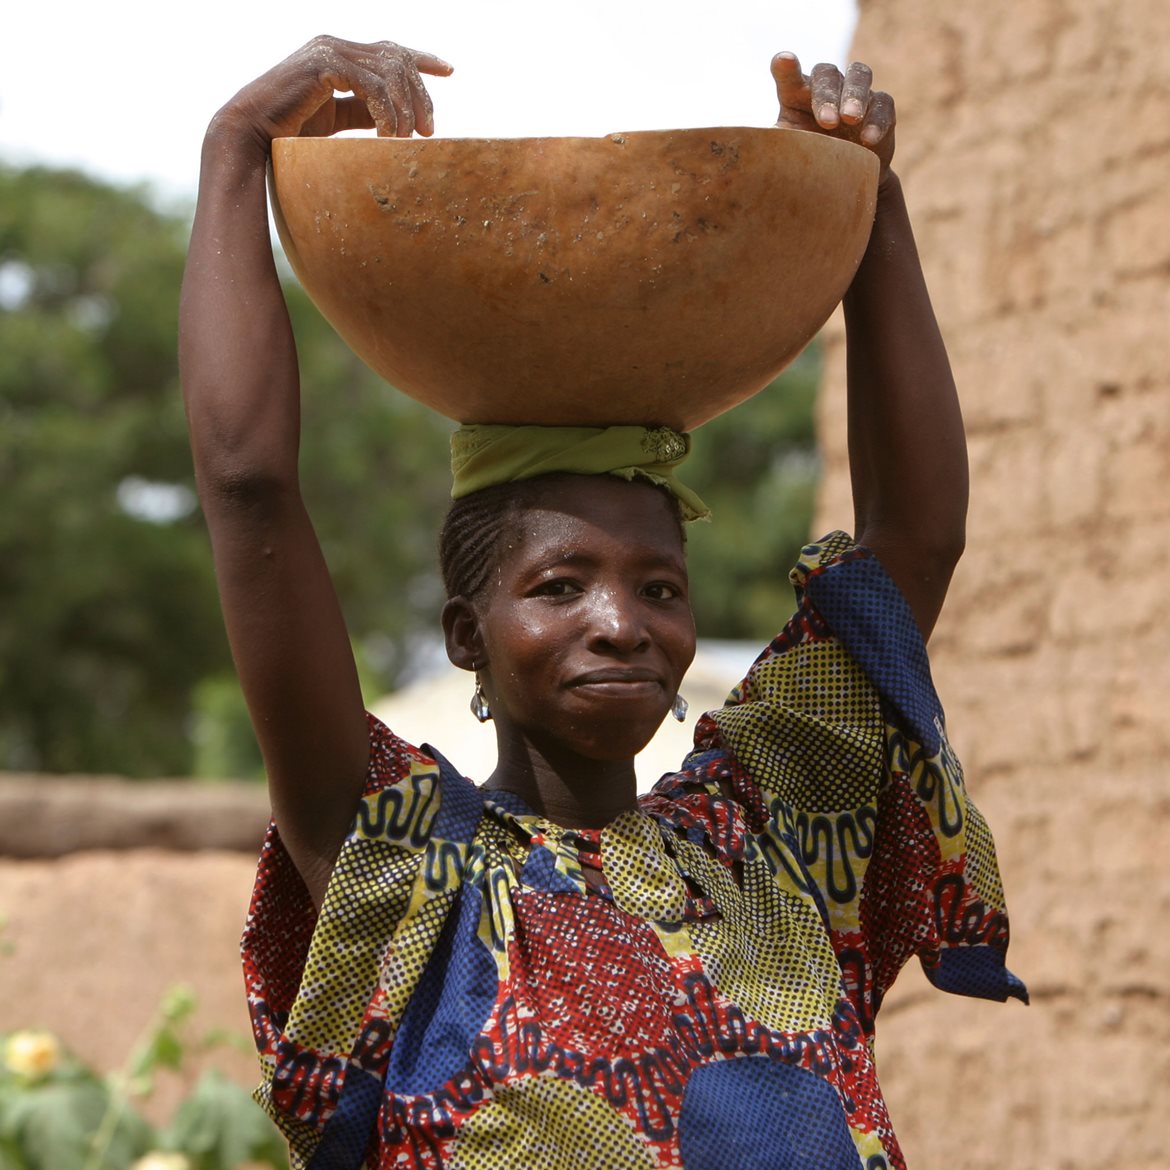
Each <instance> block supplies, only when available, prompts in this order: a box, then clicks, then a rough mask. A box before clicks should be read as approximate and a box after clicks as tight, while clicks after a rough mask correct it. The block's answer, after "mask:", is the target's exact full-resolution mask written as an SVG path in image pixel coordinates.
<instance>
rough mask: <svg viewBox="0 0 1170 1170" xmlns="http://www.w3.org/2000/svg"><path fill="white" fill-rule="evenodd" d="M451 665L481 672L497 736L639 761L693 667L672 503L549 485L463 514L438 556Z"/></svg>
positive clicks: (597, 484) (515, 487) (629, 489)
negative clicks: (636, 756)
mask: <svg viewBox="0 0 1170 1170" xmlns="http://www.w3.org/2000/svg"><path fill="white" fill-rule="evenodd" d="M440 550H441V554H440V555H441V560H442V567H443V575H444V579H445V581H446V584H447V590H448V594H449V597H450V600H449V601H448V603H447V605H446V607H445V608H444V612H443V627H444V633H445V635H446V638H447V649H448V655H449V656H450V658H451V660H452V662H454V663H455V664H456V665H457V666H461V667H463V668H464V669H468V670H475V671H477V672H479V674H480V677H481V679H482V681H483V684H484V688H485V690H486V691H487V694H488V699H489V701H490V703H491V707H492V712H493V716H494V718H495V720H496V724H497V730H498V731H499V732H501V733H504V734H510V733H513V732H515V733H519V734H522V735H524V736H525V737H526V738H528V739H530V740H534V741H537V742H538V743H546V744H547V745H549V746H550V747H551V748H553V749H556V750H569V751H571V752H573V753H576V754H578V755H581V756H585V757H588V758H594V759H620V758H628V757H632V756H633V755H634V754H635V753H636V752H638V751H640V750H641V749H642V748H643V747H644V746H645V744H646V743H647V742H648V741H649V739H650V737H651V736H652V735H653V734H654V731H655V730H656V729H657V727H658V726H659V724H660V723H661V722H662V719H663V718H664V717H665V715H666V713H667V712H668V711H669V710H670V707H671V704H672V703H673V701H674V697H675V695H676V694H677V691H678V686H679V684H680V682H681V680H682V677H683V675H684V674H685V672H686V669H687V667H688V666H689V665H690V662H691V659H692V658H693V656H694V648H695V632H694V622H693V619H692V617H691V611H690V601H689V597H688V592H687V589H688V583H687V572H686V561H685V552H684V540H683V529H682V523H681V520H680V517H679V510H678V505H677V503H676V501H675V498H674V497H673V496H672V494H671V493H670V492H669V491H667V490H666V489H663V488H659V487H656V486H654V485H653V484H650V483H647V482H645V481H639V480H634V481H627V480H625V479H621V478H619V477H616V476H609V475H597V476H592V475H589V476H581V475H565V474H557V475H549V476H541V477H538V478H534V479H531V480H525V481H523V482H521V483H517V484H510V485H504V486H502V487H500V488H488V489H485V490H484V491H482V492H476V493H473V494H472V495H469V496H467V497H465V498H464V499H462V500H458V501H456V502H455V504H453V506H452V508H451V513H450V515H449V516H448V520H447V523H446V524H445V525H444V529H443V534H442V538H441V543H440Z"/></svg>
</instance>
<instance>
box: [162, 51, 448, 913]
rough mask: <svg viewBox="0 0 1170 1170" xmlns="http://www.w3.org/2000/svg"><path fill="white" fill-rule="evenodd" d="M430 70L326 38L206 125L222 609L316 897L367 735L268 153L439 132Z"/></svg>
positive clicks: (183, 361) (208, 450)
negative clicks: (307, 445)
mask: <svg viewBox="0 0 1170 1170" xmlns="http://www.w3.org/2000/svg"><path fill="white" fill-rule="evenodd" d="M420 71H421V72H425V73H431V74H435V75H445V74H447V73H449V72H450V71H451V70H450V66H448V65H446V64H445V63H444V62H442V61H440V60H438V59H437V58H435V57H431V56H430V55H429V54H425V53H416V52H414V51H413V50H410V49H405V48H402V47H400V46H398V45H394V44H392V43H390V42H381V43H379V44H375V45H357V44H353V43H351V42H346V41H340V40H336V39H335V38H332V37H318V38H316V39H315V40H313V41H311V42H310V43H309V44H308V45H306V46H305V47H304V48H302V49H301V50H299V51H298V52H297V53H295V54H294V55H293V56H292V57H290V58H288V60H286V61H284V62H283V63H282V64H280V65H278V66H276V68H274V69H272V70H270V71H269V72H268V73H266V74H264V76H263V77H261V78H259V79H258V80H256V81H254V82H253V83H252V84H251V85H249V86H247V87H245V88H244V89H243V90H241V91H240V92H239V93H238V94H237V95H236V96H235V97H234V98H232V100H231V101H229V102H228V103H227V105H225V106H224V107H223V108H222V109H221V110H220V111H219V113H218V114H216V116H215V118H214V119H213V120H212V122H211V125H210V127H209V128H208V131H207V136H206V139H205V141H204V145H203V158H202V168H201V174H200V182H199V199H198V204H197V208H196V214H195V221H194V226H193V229H192V236H191V245H190V251H189V255H188V261H187V268H186V272H185V274H184V278H183V291H182V302H181V310H180V329H179V359H180V368H181V372H182V382H183V394H184V398H185V402H186V409H187V419H188V427H189V431H190V438H191V449H192V453H193V456H194V461H195V472H196V479H197V482H198V486H199V498H200V501H201V503H202V507H203V512H204V516H205V517H206V520H207V525H208V529H209V531H210V534H211V543H212V552H213V556H214V560H215V572H216V579H217V582H218V585H219V593H220V600H221V603H222V606H223V612H224V620H225V624H226V626H227V632H228V638H229V641H230V643H231V648H232V655H233V657H234V659H235V663H236V669H237V671H238V673H239V676H240V681H241V684H242V686H243V689H244V695H245V698H246V699H247V703H248V709H249V712H250V713H251V717H252V724H253V727H254V728H255V731H256V736H257V739H258V740H259V743H260V748H261V751H262V752H263V755H264V762H265V767H266V770H267V773H268V778H269V786H270V790H271V797H272V807H273V812H274V815H275V817H276V820H277V823H278V824H279V826H280V830H281V836H282V839H283V840H284V843H285V845H286V847H287V848H288V850H289V853H290V855H291V857H292V859H293V861H294V862H295V864H296V866H297V868H298V870H299V871H300V873H301V875H302V877H303V878H304V879H305V881H306V884H307V885H308V887H309V889H310V892H311V893H312V894H313V896H314V899H315V900H316V901H317V902H318V903H319V902H320V898H321V895H322V894H323V892H324V887H325V884H326V883H327V881H328V876H329V873H330V871H331V869H332V866H333V862H334V860H335V858H336V856H337V852H338V850H339V849H340V846H341V842H342V841H343V840H344V837H345V833H346V832H347V830H348V826H349V824H350V821H351V820H352V818H353V813H354V809H355V807H356V804H357V801H358V798H359V797H360V795H361V791H362V787H363V784H364V777H365V771H366V766H367V757H368V751H369V748H368V732H367V725H366V718H365V711H364V705H363V702H362V696H361V691H360V689H359V686H358V681H357V671H356V669H355V667H354V662H353V655H352V652H351V649H350V642H349V636H348V633H347V631H346V628H345V624H344V621H343V619H342V615H341V609H340V606H339V604H338V600H337V596H336V594H335V592H334V589H333V584H332V581H331V579H330V576H329V572H328V569H327V567H326V565H325V561H324V558H323V556H322V554H321V549H320V546H319V544H318V541H317V537H316V534H315V533H314V531H313V527H312V524H311V522H310V520H309V516H308V514H307V512H306V510H305V506H304V502H303V501H302V499H301V493H300V486H299V481H298V474H297V455H298V447H299V438H300V384H299V376H298V371H297V361H296V349H295V345H294V342H293V336H292V331H291V328H290V325H289V319H288V313H287V310H286V308H285V304H284V298H283V295H282V293H281V289H280V284H279V281H278V279H277V275H276V267H275V264H274V261H273V256H272V249H271V244H270V240H269V229H268V215H267V201H266V174H267V166H268V157H269V150H270V146H271V142H272V139H273V138H277V137H283V136H296V135H302V134H303V135H328V134H333V133H336V132H338V131H340V130H345V129H356V128H369V127H374V126H376V127H377V129H378V133H379V134H381V135H396V136H399V137H409V135H410V134H411V132H412V131H413V130H415V129H417V130H418V131H419V132H420V133H422V134H430V133H431V132H432V120H431V106H430V100H429V98H428V96H427V94H426V90H425V89H424V87H423V84H422V80H421V78H420V76H419V73H420ZM335 91H337V92H341V93H351V94H352V95H353V96H352V97H348V98H345V97H343V98H336V97H335V96H334V93H335Z"/></svg>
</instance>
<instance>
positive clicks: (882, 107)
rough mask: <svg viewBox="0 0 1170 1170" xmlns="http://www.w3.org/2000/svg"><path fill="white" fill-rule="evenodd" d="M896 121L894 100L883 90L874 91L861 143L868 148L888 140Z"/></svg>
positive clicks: (863, 126)
mask: <svg viewBox="0 0 1170 1170" xmlns="http://www.w3.org/2000/svg"><path fill="white" fill-rule="evenodd" d="M895 120H896V114H895V111H894V99H893V98H892V97H891V96H890V95H889V94H888V93H886V92H884V91H883V90H880V89H878V90H874V92H873V93H872V94H871V95H870V99H869V108H868V109H867V110H866V112H865V121H864V123H863V124H862V127H861V141H862V142H863V143H864V144H865V145H866V146H876V145H877V144H878V143H879V142H882V141H884V140H886V139H888V138H889V136H890V134H891V131H892V130H893V129H894V122H895Z"/></svg>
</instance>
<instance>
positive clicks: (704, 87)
mask: <svg viewBox="0 0 1170 1170" xmlns="http://www.w3.org/2000/svg"><path fill="white" fill-rule="evenodd" d="M855 20H856V5H855V0H806V2H805V3H803V4H798V3H793V2H792V0H589V2H588V3H579V2H577V0H478V2H476V0H430V2H429V3H428V2H426V0H422V2H417V3H415V4H413V5H402V6H396V5H391V4H387V3H385V2H382V3H363V2H362V0H350V2H349V3H348V4H347V5H344V6H343V7H342V8H341V9H339V10H338V11H337V12H336V13H331V12H330V11H329V10H328V6H327V5H322V4H321V3H320V2H319V0H318V2H315V3H306V2H304V0H289V2H287V3H284V4H257V3H253V2H252V0H235V2H234V3H230V2H225V0H195V2H194V3H191V4H187V5H163V4H159V3H158V2H157V0H155V2H154V3H152V4H149V5H148V4H145V3H141V2H139V0H108V2H107V3H104V4H94V3H93V2H92V0H87V2H85V3H81V2H79V0H39V2H25V3H20V4H12V5H9V6H8V9H7V11H6V12H5V15H4V17H3V20H2V21H0V162H6V163H11V164H15V165H24V164H29V163H48V164H53V165H65V166H77V167H80V168H81V169H83V170H85V171H87V172H89V173H91V174H93V175H96V176H98V177H101V178H105V179H109V180H112V181H114V182H117V183H133V184H138V183H143V184H146V185H148V186H149V187H150V188H151V189H152V190H153V191H154V192H155V193H156V195H157V196H158V197H160V198H161V199H162V200H163V201H164V202H176V203H182V202H184V201H189V200H190V199H192V198H193V196H194V191H195V186H196V182H197V179H198V163H199V148H200V142H201V140H202V137H203V132H204V129H205V128H206V125H207V122H208V120H209V119H210V117H211V115H212V114H213V113H214V112H215V111H216V109H218V107H219V106H220V105H222V104H223V103H224V102H225V101H226V100H227V99H228V98H229V97H231V95H232V94H233V93H234V92H235V91H236V90H237V89H239V88H240V87H241V86H242V85H244V84H245V83H246V82H248V81H250V80H251V79H252V78H253V77H256V76H258V75H259V74H260V73H263V72H264V71H265V70H266V69H268V68H269V67H270V66H272V65H274V64H276V62H278V61H280V60H281V59H282V58H284V57H286V56H287V55H288V54H289V53H291V52H292V51H293V50H295V49H296V48H298V47H299V46H300V45H301V44H303V43H304V42H305V41H307V40H309V39H310V38H311V37H312V36H314V35H316V34H317V33H321V32H328V33H332V34H334V35H336V36H339V37H345V38H347V39H349V40H355V41H373V40H383V39H390V40H395V41H398V42H399V43H400V44H405V45H409V46H411V47H412V48H415V49H425V50H428V51H430V52H433V53H436V54H437V55H438V56H440V57H443V58H444V59H445V60H447V61H449V62H450V63H451V64H452V65H454V66H455V74H454V75H453V76H452V77H450V78H435V79H432V80H431V82H430V85H429V88H430V90H431V94H432V97H433V99H434V103H435V111H436V112H435V122H436V132H437V133H438V134H443V135H448V136H452V137H479V136H500V137H513V136H525V135H561V134H566V135H573V134H585V135H603V134H609V133H612V132H616V131H621V130H648V129H670V128H675V127H683V126H727V125H747V126H757V125H760V126H762V125H768V124H770V123H771V122H772V121H774V119H775V114H776V105H775V90H774V88H773V85H772V81H771V78H770V76H769V74H768V61H769V59H770V58H771V56H772V54H773V53H774V52H776V51H778V50H780V49H790V50H792V51H794V52H796V53H797V54H798V56H799V57H800V59H801V62H802V64H804V66H805V68H806V70H807V68H808V67H809V66H810V65H812V64H813V63H814V62H815V61H819V60H833V61H837V62H838V63H842V64H843V63H844V61H845V57H846V54H847V52H848V47H849V41H850V38H851V35H852V30H853V26H854V23H855Z"/></svg>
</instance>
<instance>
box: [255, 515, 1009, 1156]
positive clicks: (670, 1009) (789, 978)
mask: <svg viewBox="0 0 1170 1170" xmlns="http://www.w3.org/2000/svg"><path fill="white" fill-rule="evenodd" d="M793 581H794V584H795V585H796V588H797V596H798V601H799V604H798V609H797V612H796V614H795V615H794V617H793V618H792V620H791V621H790V622H789V623H788V625H787V626H786V627H785V628H784V630H783V631H782V632H781V633H780V634H779V635H778V636H777V638H776V639H775V640H774V641H773V642H772V643H771V644H770V645H769V646H768V647H767V648H766V649H765V651H764V652H763V653H762V654H761V655H760V657H759V659H758V660H757V661H756V663H755V664H754V665H753V667H752V669H751V670H750V671H749V673H748V675H747V677H746V678H745V679H743V680H742V682H741V683H740V684H739V685H738V686H737V687H736V688H735V689H734V690H733V691H732V693H731V695H730V697H729V699H728V702H727V704H726V705H725V706H724V707H723V708H722V709H720V710H719V711H716V712H712V713H709V714H708V715H706V716H704V717H703V718H702V719H701V720H700V721H699V724H698V726H697V728H696V734H695V747H694V750H693V751H692V752H691V753H690V755H689V756H688V757H687V759H686V760H685V761H684V762H683V764H682V766H681V768H680V770H679V771H678V772H676V773H671V774H669V775H667V776H664V777H663V778H662V780H661V781H660V782H659V784H658V785H657V786H656V787H655V789H654V790H653V792H651V793H649V794H648V795H646V796H645V797H643V798H642V800H641V802H640V807H639V808H638V809H637V810H634V811H629V812H626V813H623V814H622V815H620V816H619V817H617V818H616V819H615V820H614V821H612V822H611V823H610V824H609V825H608V826H606V827H605V828H604V829H601V830H579V829H571V828H564V827H562V826H559V825H556V824H553V823H551V822H549V821H547V820H544V819H543V818H541V817H538V816H536V815H535V814H533V813H532V812H531V810H529V809H527V808H526V807H525V806H524V805H523V803H522V802H521V801H520V800H519V799H518V798H517V797H515V796H513V795H510V794H507V793H497V792H493V793H490V794H489V793H485V792H483V791H481V790H480V789H478V788H477V787H476V786H475V785H474V784H472V783H471V782H470V781H469V780H467V779H465V778H464V777H463V776H461V775H460V774H459V773H458V772H457V771H456V770H455V769H454V768H453V767H452V766H451V765H450V764H448V763H447V762H446V761H445V760H443V759H442V757H441V756H440V755H439V754H438V753H437V752H436V751H434V750H433V749H431V748H429V747H425V746H424V747H422V748H416V747H412V746H410V745H409V744H406V743H405V742H403V741H402V740H400V739H399V738H397V737H396V736H395V735H394V734H393V733H392V732H390V731H389V730H388V729H387V728H385V727H383V726H382V725H381V724H380V723H378V722H377V721H376V720H373V719H371V722H370V729H371V762H370V772H369V777H368V782H367V786H366V791H365V794H364V796H363V799H362V802H361V805H360V807H359V809H358V812H357V816H356V818H355V821H354V826H353V830H352V832H351V834H350V836H349V838H348V840H347V841H346V843H345V845H344V847H343V849H342V852H341V855H340V857H339V858H338V861H337V864H336V867H335V869H334V873H333V877H332V879H331V882H330V884H329V888H328V890H327V893H326V896H325V900H324V904H323V906H322V908H321V911H320V914H319V915H315V914H314V912H313V907H312V904H311V902H310V901H309V898H308V895H307V893H306V891H305V888H304V885H303V883H301V881H300V879H299V877H298V875H297V874H296V872H295V870H294V869H293V867H292V865H291V863H290V861H289V858H288V855H287V853H286V852H285V850H284V848H283V846H282V844H281V841H280V835H279V832H278V830H277V828H276V827H275V826H273V827H272V828H271V829H270V832H269V836H268V840H267V842H266V845H265V850H264V855H263V857H262V858H261V862H260V867H259V871H258V874H257V882H256V889H255V893H254V896H253V902H252V909H251V914H250V916H249V922H248V926H247V928H246V931H245V937H244V957H245V971H246V977H247V982H248V990H249V1000H250V1005H251V1010H252V1017H253V1023H254V1028H255V1033H256V1039H257V1044H258V1047H259V1050H260V1055H261V1060H262V1067H263V1069H264V1081H263V1084H262V1086H261V1088H260V1090H259V1091H258V1099H259V1100H260V1101H261V1103H262V1104H263V1105H264V1106H265V1108H266V1109H267V1110H268V1112H269V1113H270V1114H271V1116H272V1117H273V1118H274V1120H275V1121H276V1122H277V1124H279V1125H280V1126H281V1128H282V1129H283V1130H284V1132H285V1134H286V1135H287V1137H288V1139H289V1143H290V1148H291V1150H292V1160H293V1164H294V1167H298V1168H311V1170H359V1168H363V1167H364V1168H366V1170H389V1168H391V1167H394V1168H396V1170H398V1168H412V1167H418V1168H422V1167H427V1168H435V1170H437V1168H444V1167H445V1168H450V1170H456V1168H458V1170H513V1168H515V1170H520V1168H524V1170H533V1168H541V1170H546V1168H548V1170H561V1168H564V1170H589V1168H594V1167H595V1168H596V1170H627V1168H628V1170H648V1168H650V1167H682V1168H685V1170H738V1168H743V1170H747V1168H751V1170H756V1168H758V1167H762V1166H768V1167H776V1168H778V1170H798V1168H799V1170H807V1168H809V1167H815V1168H816V1170H858V1168H861V1170H883V1168H885V1170H894V1168H899V1167H902V1166H903V1165H904V1162H903V1159H902V1155H901V1153H900V1151H899V1149H898V1145H897V1141H896V1139H895V1137H894V1134H893V1130H892V1127H891V1126H890V1122H889V1117H888V1115H887V1113H886V1109H885V1105H884V1103H883V1101H882V1097H881V1092H880V1089H879V1087H878V1082H877V1077H876V1073H875V1069H874V1065H873V1058H872V1050H871V1042H872V1037H873V1025H874V1017H875V1015H876V1013H877V1010H878V1008H879V1006H880V1004H881V999H882V996H883V995H884V993H885V991H886V990H887V989H888V987H889V986H890V984H891V983H892V982H893V979H894V977H895V976H896V974H897V971H898V970H899V968H900V967H901V966H902V964H903V963H904V962H905V961H906V960H907V959H908V958H909V957H911V956H912V955H917V956H918V957H919V958H920V960H921V962H922V963H923V965H924V967H925V969H926V971H927V974H928V975H929V976H930V978H931V979H932V980H933V981H934V982H935V983H936V984H937V985H938V986H939V987H941V988H943V989H945V990H950V991H957V992H961V993H965V994H973V995H982V996H987V997H990V998H996V999H1005V998H1008V997H1013V996H1014V997H1018V998H1023V997H1024V995H1025V993H1024V990H1023V987H1022V985H1021V984H1020V983H1019V981H1018V980H1016V979H1015V977H1014V976H1012V975H1011V974H1010V973H1009V972H1008V971H1007V970H1006V968H1005V967H1004V962H1003V960H1004V951H1005V949H1006V945H1007V919H1006V914H1005V911H1004V907H1003V896H1002V891H1001V888H1000V883H999V877H998V871H997V868H996V864H995V857H994V848H993V844H992V841H991V837H990V834H989V833H988V831H987V827H986V825H985V823H984V822H983V820H982V818H981V817H980V816H979V814H978V812H977V811H976V810H975V808H974V806H973V805H972V804H971V802H970V800H969V798H968V796H967V794H966V790H965V787H964V784H963V776H962V771H961V769H960V767H959V764H958V761H957V759H956V758H955V756H954V754H953V752H952V751H951V749H950V747H949V745H948V743H947V740H946V735H945V721H944V719H943V714H942V710H941V707H940V706H939V705H938V700H937V697H936V696H935V693H934V688H933V685H932V684H931V681H930V674H929V668H928V666H927V663H926V657H925V650H924V648H923V646H922V643H921V639H920V638H919V637H918V634H917V629H916V627H915V626H914V622H913V617H912V615H911V614H910V611H909V608H908V607H907V606H906V604H905V602H904V600H903V599H902V598H901V596H900V595H899V594H898V592H897V590H896V588H895V587H894V586H893V584H892V582H891V581H890V580H889V578H888V577H887V576H886V574H885V573H884V571H883V570H882V568H881V566H880V565H879V564H878V562H877V561H876V560H875V559H874V558H873V557H872V556H871V555H869V554H868V553H867V552H866V551H865V550H863V549H859V548H856V547H854V546H853V545H852V543H851V542H850V541H849V540H848V538H847V537H844V536H843V535H841V534H834V535H832V536H831V537H829V538H826V540H825V541H823V542H821V543H820V544H818V545H814V546H810V547H809V548H808V549H806V550H805V554H804V557H803V558H802V561H801V563H800V565H799V566H798V567H797V569H796V570H794V574H793Z"/></svg>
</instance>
